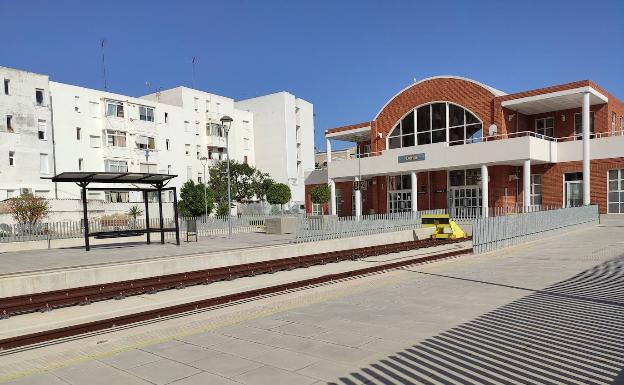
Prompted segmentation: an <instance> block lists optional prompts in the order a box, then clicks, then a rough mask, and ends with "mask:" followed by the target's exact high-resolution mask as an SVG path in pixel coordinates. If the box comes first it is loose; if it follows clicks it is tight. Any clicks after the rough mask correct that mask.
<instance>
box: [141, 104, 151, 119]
mask: <svg viewBox="0 0 624 385" xmlns="http://www.w3.org/2000/svg"><path fill="white" fill-rule="evenodd" d="M139 119H140V120H143V121H145V122H153V121H154V109H153V108H152V107H145V106H139Z"/></svg>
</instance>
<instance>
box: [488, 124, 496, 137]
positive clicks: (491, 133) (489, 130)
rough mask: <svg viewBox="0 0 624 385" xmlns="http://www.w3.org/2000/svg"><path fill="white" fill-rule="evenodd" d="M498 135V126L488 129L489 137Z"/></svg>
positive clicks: (493, 125)
mask: <svg viewBox="0 0 624 385" xmlns="http://www.w3.org/2000/svg"><path fill="white" fill-rule="evenodd" d="M496 134H498V127H497V126H496V124H492V125H491V126H490V128H488V136H494V135H496Z"/></svg>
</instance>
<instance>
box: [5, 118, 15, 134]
mask: <svg viewBox="0 0 624 385" xmlns="http://www.w3.org/2000/svg"><path fill="white" fill-rule="evenodd" d="M6 128H7V132H14V131H13V116H11V115H7V118H6Z"/></svg>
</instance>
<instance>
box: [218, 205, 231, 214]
mask: <svg viewBox="0 0 624 385" xmlns="http://www.w3.org/2000/svg"><path fill="white" fill-rule="evenodd" d="M230 213H231V212H230V211H229V210H228V204H227V202H221V203H219V204H218V205H217V216H218V217H227V216H228V215H230Z"/></svg>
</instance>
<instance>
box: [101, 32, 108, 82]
mask: <svg viewBox="0 0 624 385" xmlns="http://www.w3.org/2000/svg"><path fill="white" fill-rule="evenodd" d="M105 45H106V39H102V40H101V41H100V47H101V48H102V70H103V71H104V91H106V90H107V89H108V87H107V84H106V60H105V57H104V46H105Z"/></svg>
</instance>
